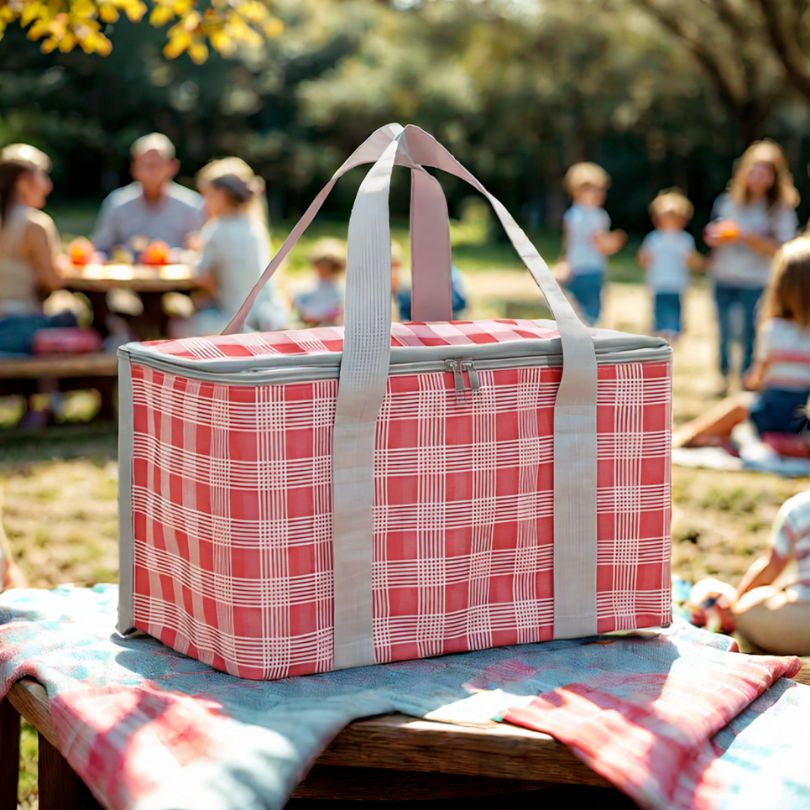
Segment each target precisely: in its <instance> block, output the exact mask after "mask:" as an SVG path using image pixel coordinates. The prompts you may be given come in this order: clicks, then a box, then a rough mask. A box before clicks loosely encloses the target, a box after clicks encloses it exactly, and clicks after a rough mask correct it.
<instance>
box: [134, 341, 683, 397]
mask: <svg viewBox="0 0 810 810" xmlns="http://www.w3.org/2000/svg"><path fill="white" fill-rule="evenodd" d="M670 351H671V350H670V349H669V348H668V347H667V348H666V349H663V350H662V349H658V348H652V347H649V348H640V349H633V350H629V351H619V352H611V353H605V354H603V355H597V363H598V364H600V365H601V364H603V363H631V362H644V361H652V360H665V359H668V358H669V356H670ZM119 352H121V353H122V354H126V355H128V356H129V357H130V359H131V361H132V362H133V363H138V364H140V365H144V366H147V367H149V368H153V369H156V370H158V371H164V372H167V373H170V374H179V375H181V376H186V377H189V378H192V379H197V380H202V381H206V382H215V383H224V384H233V385H267V384H274V383H278V384H284V383H294V382H312V381H316V380H332V379H336V378H337V377H339V376H340V363H339V360H338V358H335V360H333V362H328V363H323V362H322V363H320V364H318V363H311V364H306V365H304V364H302V365H298V366H296V365H292V364H289V365H287V364H285V365H284V366H276V367H274V368H261V367H255V366H254V367H252V368H250V367H249V368H242V369H241V370H235V369H234V368H233V367H230V368H227V369H223V370H221V371H216V370H213V369H210V368H199V367H196V368H195V367H194V364H192V363H178V362H173V361H172V360H171V359H168V358H163V357H159V356H157V355H156V354H155V353H152V352H149V353H147V352H142V351H138V350H137V349H136V350H134V351H129V350H128V349H124V350H119ZM319 359H320V358H319ZM336 361H337V362H336ZM561 363H562V355H560V354H541V355H534V356H514V355H513V356H507V357H499V358H486V357H485V358H481V359H480V360H475V361H473V360H471V359H470V358H446V359H443V360H439V359H438V358H437V359H436V360H433V359H430V360H427V359H426V360H424V361H421V362H404V363H402V362H401V363H392V364H391V366H390V368H389V373H390V374H415V373H420V372H426V373H429V372H435V371H445V372H449V373H451V374H452V375H453V382H454V387H455V390H456V393H457V394H458V395H459V397H462V398H463V397H464V396H465V392H466V391H467V390H468V387H469V390H470V391H471V392H472V393H473V394H474V393H476V392H477V391H478V390H480V387H481V380H480V372H481V371H482V370H488V371H489V370H498V369H504V368H528V367H534V366H559V365H560V364H561ZM465 378H466V382H465Z"/></svg>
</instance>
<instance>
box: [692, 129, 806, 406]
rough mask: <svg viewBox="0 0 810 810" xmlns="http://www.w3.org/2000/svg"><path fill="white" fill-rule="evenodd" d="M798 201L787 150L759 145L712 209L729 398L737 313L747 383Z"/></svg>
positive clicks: (709, 237) (709, 230) (709, 233)
mask: <svg viewBox="0 0 810 810" xmlns="http://www.w3.org/2000/svg"><path fill="white" fill-rule="evenodd" d="M798 201H799V195H798V193H797V191H796V188H795V186H794V185H793V179H792V177H791V174H790V171H789V170H788V167H787V161H786V160H785V155H784V153H783V152H782V149H781V147H780V146H779V145H778V144H776V143H773V142H772V141H758V142H756V143H754V144H752V145H751V146H749V147H748V149H746V150H745V152H744V153H743V155H742V157H741V158H740V160H739V161H738V163H737V167H736V169H735V171H734V175H733V177H732V178H731V182H730V183H729V186H728V190H727V191H726V192H725V193H724V194H722V195H720V197H718V199H717V201H716V202H715V204H714V208H713V209H712V221H711V222H710V223H709V225H708V226H707V227H706V232H705V240H706V244H708V245H709V247H710V248H712V254H711V260H710V272H711V276H712V279H713V281H714V297H715V302H716V304H717V320H718V337H719V347H718V348H719V351H718V355H719V366H720V374H721V375H722V377H723V386H722V387H723V392H725V391H726V390H727V388H728V383H729V376H730V372H731V358H730V350H731V345H732V342H733V339H734V337H735V336H734V334H733V332H734V326H735V324H736V323H737V321H738V320H739V315H737V314H735V313H740V314H741V320H742V336H741V337H742V363H741V366H740V378H741V379H744V378H745V376H746V375H747V374H748V372H749V371H750V369H751V364H752V361H753V356H754V337H755V331H756V317H757V306H758V304H759V300H760V298H761V296H762V292H763V290H764V289H765V287H766V286H767V284H768V274H769V272H770V263H771V258H772V257H773V256H774V254H775V253H776V251H777V250H778V249H779V247H780V246H781V245H782V244H784V243H785V242H787V241H788V240H790V239H792V238H793V237H794V236H795V235H796V228H797V224H798V219H797V217H796V210H795V209H796V205H797V204H798Z"/></svg>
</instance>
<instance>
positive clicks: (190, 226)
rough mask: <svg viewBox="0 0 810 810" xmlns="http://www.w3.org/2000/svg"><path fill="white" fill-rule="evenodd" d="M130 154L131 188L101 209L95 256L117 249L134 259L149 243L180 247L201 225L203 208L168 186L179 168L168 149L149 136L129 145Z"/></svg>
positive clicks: (164, 141) (192, 195)
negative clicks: (130, 253)
mask: <svg viewBox="0 0 810 810" xmlns="http://www.w3.org/2000/svg"><path fill="white" fill-rule="evenodd" d="M131 154H132V163H131V167H130V172H131V174H132V178H133V180H134V182H132V183H130V184H129V185H128V186H124V187H123V188H119V189H116V190H115V191H113V192H111V193H110V194H109V195H108V196H107V198H106V199H105V200H104V202H103V203H102V205H101V211H100V213H99V218H98V222H97V223H96V229H95V232H94V233H93V237H92V241H93V244H94V245H95V247H96V250H99V251H101V252H102V253H106V254H108V255H109V254H110V253H111V252H112V251H113V249H114V248H117V247H123V248H127V249H130V250H133V251H134V252H136V253H140V252H141V251H142V250H143V249H144V248H145V247H146V245H147V243H149V242H153V241H161V242H165V243H166V244H167V245H169V247H171V248H182V247H185V244H186V239H187V237H188V236H189V235H190V234H192V233H195V232H196V231H198V230H199V229H200V227H201V226H202V224H203V208H202V199H201V198H200V195H199V194H197V193H196V192H195V191H192V190H191V189H188V188H185V187H184V186H181V185H179V184H178V183H175V182H174V177H175V176H176V174H177V172H178V170H179V168H180V163H179V162H178V160H177V159H176V158H175V150H174V144H173V143H172V142H171V141H170V140H169V139H168V138H167V137H166V136H165V135H163V134H161V133H159V132H152V133H151V134H149V135H144V136H143V137H142V138H138V140H137V141H135V143H133V144H132V149H131Z"/></svg>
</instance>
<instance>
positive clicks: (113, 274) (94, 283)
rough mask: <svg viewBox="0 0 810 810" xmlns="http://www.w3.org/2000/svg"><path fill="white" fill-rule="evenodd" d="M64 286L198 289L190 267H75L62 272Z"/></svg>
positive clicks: (84, 289) (97, 289)
mask: <svg viewBox="0 0 810 810" xmlns="http://www.w3.org/2000/svg"><path fill="white" fill-rule="evenodd" d="M63 278H64V280H65V286H66V287H67V289H69V290H76V291H80V292H107V291H109V290H116V289H126V290H132V291H133V292H160V293H165V292H175V291H181V290H193V289H195V288H196V287H198V286H199V281H198V279H197V277H196V276H195V274H194V268H193V267H192V266H191V265H188V264H164V265H146V264H86V265H81V266H79V265H72V266H71V267H70V269H69V270H67V271H66V272H64V273H63Z"/></svg>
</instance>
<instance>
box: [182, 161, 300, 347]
mask: <svg viewBox="0 0 810 810" xmlns="http://www.w3.org/2000/svg"><path fill="white" fill-rule="evenodd" d="M197 187H198V188H199V190H200V193H201V194H202V197H203V201H204V203H205V211H206V216H207V222H206V224H205V225H204V227H203V229H202V231H201V232H200V238H201V244H202V251H201V255H200V259H199V261H198V263H197V273H198V275H199V277H200V286H201V287H202V288H203V289H205V290H206V291H207V292H208V293H209V294H210V296H211V297H210V300H209V301H208V302H207V303H206V305H205V306H203V307H201V308H200V310H199V311H198V312H197V313H196V314H195V315H194V316H193V318H192V319H191V320H190V321H189V322H187V323H185V324H183V325H182V326H180V327H179V328H176V329H174V330H173V331H174V332H175V334H182V335H187V336H190V335H208V334H215V333H218V332H221V331H222V329H224V327H225V326H226V325H227V324H228V322H229V321H230V320H231V318H233V316H234V315H235V314H236V312H237V311H238V310H239V307H240V306H241V305H242V302H243V301H244V300H245V298H247V296H248V293H249V292H250V291H251V289H252V288H253V285H254V284H255V283H256V281H257V279H258V278H259V276H260V275H261V274H262V272H263V270H264V268H265V267H266V266H267V264H268V263H269V261H270V236H269V233H268V228H267V216H266V212H265V208H264V181H263V180H262V178H261V177H258V176H257V175H256V174H254V172H253V170H252V169H251V168H250V166H248V164H247V163H245V161H243V160H241V159H240V158H237V157H228V158H223V159H221V160H214V161H212V162H211V163H209V164H208V165H206V166H204V167H203V168H202V169H201V170H200V172H199V173H198V175H197ZM286 321H287V313H286V310H285V307H284V306H283V305H282V304H281V302H280V301H279V300H278V297H277V296H276V295H274V289H273V286H272V282H271V283H268V284H266V285H265V287H264V289H263V290H262V294H261V295H260V296H259V298H258V299H257V300H256V303H255V304H254V306H253V309H252V310H251V313H250V315H249V317H248V320H247V323H246V326H247V328H249V329H254V330H257V331H271V330H274V329H282V328H284V326H286Z"/></svg>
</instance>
